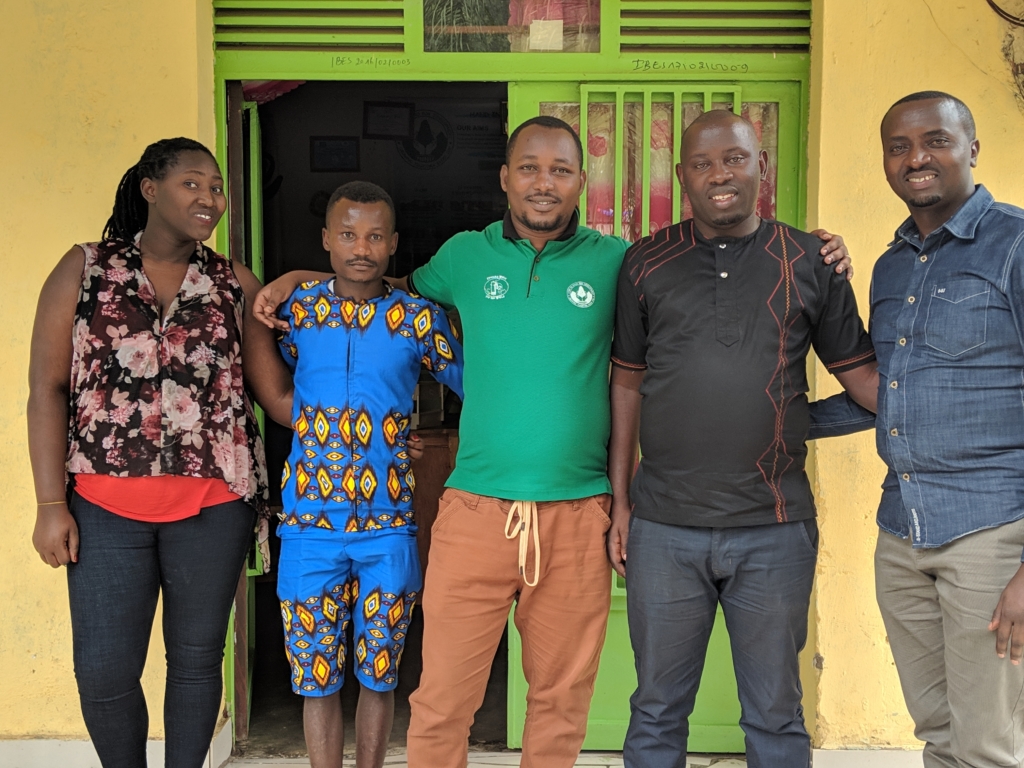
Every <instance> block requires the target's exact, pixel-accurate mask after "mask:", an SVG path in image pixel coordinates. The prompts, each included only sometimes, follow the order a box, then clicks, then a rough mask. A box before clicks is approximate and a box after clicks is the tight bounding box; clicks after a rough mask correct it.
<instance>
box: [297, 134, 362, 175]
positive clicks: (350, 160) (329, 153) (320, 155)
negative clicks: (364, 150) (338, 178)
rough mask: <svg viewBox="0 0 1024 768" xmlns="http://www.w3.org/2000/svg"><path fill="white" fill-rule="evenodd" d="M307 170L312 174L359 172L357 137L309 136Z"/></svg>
mask: <svg viewBox="0 0 1024 768" xmlns="http://www.w3.org/2000/svg"><path fill="white" fill-rule="evenodd" d="M309 170H311V171H313V172H314V173H339V172H344V171H358V170H359V138H358V137H357V136H310V137H309Z"/></svg>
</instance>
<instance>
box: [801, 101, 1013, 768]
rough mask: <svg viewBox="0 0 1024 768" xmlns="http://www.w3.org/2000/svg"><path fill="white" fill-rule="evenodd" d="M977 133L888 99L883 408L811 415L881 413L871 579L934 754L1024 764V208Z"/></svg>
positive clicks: (840, 400)
mask: <svg viewBox="0 0 1024 768" xmlns="http://www.w3.org/2000/svg"><path fill="white" fill-rule="evenodd" d="M978 146H979V145H978V140H977V138H976V137H975V126H974V119H973V117H972V116H971V113H970V110H969V109H968V108H967V107H966V105H964V104H963V102H961V101H960V100H959V99H956V98H954V97H952V96H950V95H948V94H944V93H939V92H934V91H928V92H923V93H915V94H912V95H910V96H907V97H905V98H903V99H901V100H900V101H898V102H896V104H894V105H893V107H892V108H891V109H890V110H889V112H888V113H887V114H886V115H885V118H884V119H883V120H882V148H883V153H884V166H885V174H886V178H887V179H888V181H889V185H890V186H891V187H892V189H893V191H894V192H895V193H896V194H897V196H899V197H900V198H901V199H902V200H903V201H904V202H906V203H907V207H908V208H909V209H910V214H911V215H910V218H909V219H907V220H906V221H905V222H904V223H903V224H902V226H900V228H899V229H898V230H897V231H896V239H895V240H894V241H893V243H892V244H891V245H890V247H889V250H888V251H886V252H885V254H883V255H882V257H881V258H880V259H879V260H878V263H877V264H876V265H875V270H874V276H873V279H872V285H871V338H872V341H873V343H874V346H875V351H876V354H877V355H878V368H879V393H878V417H877V422H876V420H875V419H874V417H872V416H871V414H870V413H868V412H866V411H863V410H860V411H859V413H858V407H857V406H855V405H853V404H852V403H851V402H850V401H849V400H848V399H847V398H846V397H845V396H843V395H840V396H837V397H835V398H829V399H828V400H826V401H823V402H821V403H818V404H816V405H815V406H813V407H812V416H811V418H812V423H813V426H812V429H811V436H812V437H824V436H827V435H835V434H844V433H848V432H851V431H856V429H857V428H858V427H859V428H861V429H863V428H868V427H870V426H871V425H872V424H873V425H875V426H876V428H877V430H876V435H877V444H878V452H879V454H880V455H881V457H882V459H883V460H884V461H885V463H886V465H887V466H888V468H889V472H888V474H887V476H886V478H885V482H884V484H883V486H882V502H881V506H880V507H879V510H878V525H879V527H880V529H881V530H880V531H879V536H878V545H877V549H876V551H875V580H876V592H877V597H878V604H879V607H880V608H881V611H882V618H883V620H884V621H885V627H886V631H887V632H888V635H889V642H890V645H891V647H892V652H893V657H894V658H895V661H896V668H897V671H898V672H899V675H900V682H901V684H902V686H903V693H904V696H905V698H906V701H907V707H908V709H909V710H910V714H911V716H912V717H913V718H914V722H915V724H916V734H917V736H918V738H920V739H922V740H923V741H925V742H926V744H925V750H924V764H925V766H926V768H938V767H939V766H942V767H943V768H965V767H966V766H971V767H972V768H975V767H977V768H981V766H986V767H987V766H1009V765H1015V766H1019V765H1024V666H1021V657H1022V655H1024V566H1022V565H1021V560H1022V550H1024V343H1022V338H1024V210H1021V209H1020V208H1016V207H1014V206H1010V205H1006V204H1003V203H997V202H995V201H994V200H993V199H992V195H991V194H989V192H988V190H986V189H985V188H984V187H983V186H981V185H978V186H975V184H974V180H973V177H972V172H971V169H972V168H973V167H975V165H976V164H977V158H978ZM993 646H994V647H993ZM1007 656H1009V659H1007V658H1006V657H1007Z"/></svg>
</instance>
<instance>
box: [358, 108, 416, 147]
mask: <svg viewBox="0 0 1024 768" xmlns="http://www.w3.org/2000/svg"><path fill="white" fill-rule="evenodd" d="M415 114H416V105H415V104H409V103H406V102H401V101H364V102H363V138H364V139H384V140H388V139H411V138H412V132H413V116H414V115H415Z"/></svg>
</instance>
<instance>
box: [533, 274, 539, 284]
mask: <svg viewBox="0 0 1024 768" xmlns="http://www.w3.org/2000/svg"><path fill="white" fill-rule="evenodd" d="M538 280H540V275H534V276H533V282H535V283H536V282H537V281H538Z"/></svg>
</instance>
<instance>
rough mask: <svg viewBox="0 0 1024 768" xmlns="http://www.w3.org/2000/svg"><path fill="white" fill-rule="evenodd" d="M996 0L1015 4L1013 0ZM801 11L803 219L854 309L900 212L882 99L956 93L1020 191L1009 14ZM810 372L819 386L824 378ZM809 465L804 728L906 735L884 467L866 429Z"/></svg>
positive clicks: (911, 741)
mask: <svg viewBox="0 0 1024 768" xmlns="http://www.w3.org/2000/svg"><path fill="white" fill-rule="evenodd" d="M1003 5H1005V6H1006V7H1007V8H1008V9H1011V10H1014V11H1016V12H1017V13H1018V14H1019V13H1021V12H1022V11H1024V3H1021V2H1019V0H1004V2H1003ZM1014 5H1015V6H1016V7H1014ZM813 23H814V28H813V30H812V39H813V41H814V42H813V63H812V73H811V78H812V83H811V105H812V106H811V108H812V119H811V131H810V134H811V136H810V137H811V143H810V174H809V175H810V191H809V196H808V221H809V223H810V224H811V225H812V226H813V225H818V224H820V225H823V226H826V227H829V228H831V229H832V231H833V232H840V233H842V234H843V235H844V236H845V237H846V240H847V242H848V243H849V245H850V250H851V251H852V252H853V254H854V259H855V264H856V267H857V276H856V278H855V286H856V289H857V297H858V300H859V302H860V304H861V309H862V312H864V314H865V315H866V307H867V300H868V285H869V280H870V276H871V268H872V266H873V264H874V261H875V258H876V257H877V256H878V255H879V254H881V253H882V252H883V251H884V250H885V247H886V244H887V243H888V242H889V241H890V240H891V239H892V234H893V231H894V230H895V229H896V227H897V226H898V225H899V223H900V222H901V221H902V220H903V219H904V218H905V217H906V216H907V211H906V208H905V207H904V205H903V204H902V203H901V202H900V201H899V200H898V199H897V198H896V196H895V195H893V193H892V192H891V190H890V189H889V187H888V185H887V184H886V181H885V177H884V175H883V173H882V163H881V145H880V140H879V133H878V127H879V122H880V120H881V117H882V115H883V114H884V112H885V110H886V109H887V108H888V106H889V105H890V104H892V103H893V102H894V101H896V100H897V99H899V98H900V97H902V96H904V95H906V94H908V93H912V92H914V91H919V90H943V91H948V92H950V93H953V94H955V95H957V96H958V97H960V98H961V99H963V100H964V101H965V102H967V104H968V105H969V106H970V107H971V108H972V110H973V112H974V115H975V117H976V119H977V123H978V135H979V138H980V140H981V155H980V158H979V163H978V169H977V171H976V176H975V178H976V180H977V181H980V182H982V183H984V184H985V185H986V186H987V187H988V188H989V189H990V190H991V191H992V193H993V194H994V195H995V196H996V198H997V199H1002V200H1005V201H1007V202H1013V203H1016V204H1018V205H1021V204H1024V173H1022V169H1021V158H1022V157H1024V114H1022V112H1021V111H1020V109H1019V103H1018V101H1017V100H1015V96H1014V86H1013V81H1012V79H1011V74H1010V66H1009V64H1008V63H1007V62H1006V60H1005V59H1004V58H1003V56H1002V54H1001V49H1002V47H1003V45H1004V43H1005V42H1006V41H1007V35H1008V33H1009V31H1010V27H1009V25H1007V24H1006V23H1004V22H1003V21H1001V20H1000V19H999V18H998V17H997V16H996V15H995V14H994V13H993V12H992V11H991V10H990V9H989V8H988V6H987V5H986V4H985V2H984V1H983V0H970V2H965V1H964V0H899V2H893V1H892V0H816V2H815V4H814V15H813ZM1017 35H1018V38H1019V36H1020V33H1017ZM1016 45H1017V49H1018V50H1021V47H1020V41H1019V40H1018V42H1017V43H1016ZM822 158H826V159H824V160H823V159H822ZM817 373H818V375H817V377H816V378H817V381H818V382H819V387H818V395H819V396H824V395H826V394H831V393H832V392H835V391H838V388H837V387H836V385H835V383H834V380H833V379H832V378H831V377H830V376H828V375H827V374H826V373H825V372H824V371H823V370H821V369H819V370H818V372H817ZM816 474H817V477H816V483H817V486H816V491H817V498H818V506H819V511H820V515H821V531H822V533H821V536H822V547H821V555H820V560H819V565H818V578H817V594H816V605H815V612H816V619H817V649H816V650H817V652H818V653H819V654H820V655H821V657H822V667H823V668H822V671H821V672H820V674H819V679H818V691H817V693H818V711H817V734H816V736H817V738H816V742H817V743H818V744H819V745H820V746H823V747H826V748H839V747H859V746H887V745H892V746H914V747H917V746H919V745H920V743H919V742H917V741H916V739H915V738H914V736H913V731H912V726H911V723H910V719H909V717H908V716H907V714H906V709H905V706H904V702H903V696H902V693H901V691H900V688H899V682H898V680H897V678H896V672H895V668H894V666H893V663H892V657H891V655H890V653H889V648H888V645H887V643H886V640H885V632H884V629H883V627H882V623H881V619H880V618H879V615H878V608H877V606H876V604H875V598H874V582H873V571H872V562H871V560H872V552H873V546H874V540H875V536H876V530H877V529H876V526H875V524H874V515H875V509H876V506H877V503H878V499H879V496H880V490H879V486H880V484H881V481H882V478H883V476H884V470H883V465H882V463H881V461H880V460H879V459H878V458H877V456H876V454H875V449H874V438H873V435H871V434H870V433H867V434H862V435H858V436H854V437H847V438H841V439H837V440H833V441H823V442H821V443H820V444H819V445H818V447H817V473H816Z"/></svg>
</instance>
